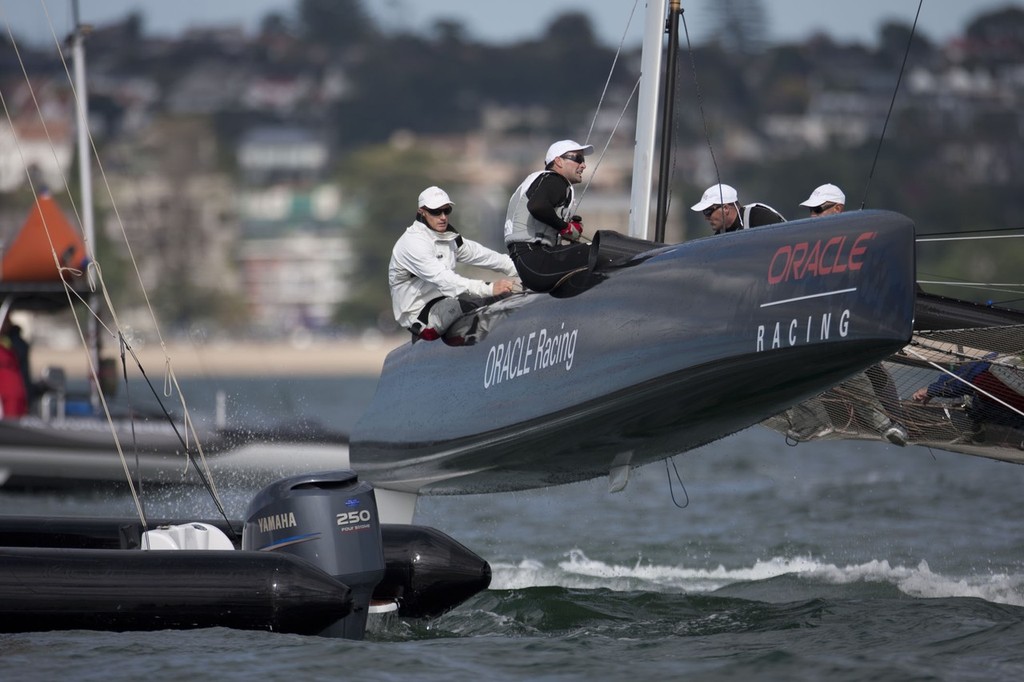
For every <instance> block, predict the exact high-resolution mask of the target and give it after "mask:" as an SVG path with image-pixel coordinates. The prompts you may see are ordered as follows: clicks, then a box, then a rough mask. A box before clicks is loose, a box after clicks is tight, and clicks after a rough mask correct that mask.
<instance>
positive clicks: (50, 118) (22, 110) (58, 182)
mask: <svg viewBox="0 0 1024 682" xmlns="http://www.w3.org/2000/svg"><path fill="white" fill-rule="evenodd" d="M2 90H3V92H4V97H5V100H6V106H7V109H8V111H10V119H8V118H7V116H2V117H0V192H11V191H14V190H17V189H20V188H22V187H27V186H28V174H26V168H27V169H28V173H29V174H31V175H32V182H33V184H34V185H35V190H36V191H37V192H38V191H39V190H40V189H41V188H42V187H43V186H45V187H48V188H49V189H50V190H51V191H53V192H55V193H60V192H63V191H64V189H65V187H64V177H65V176H66V175H71V174H72V169H71V162H72V158H73V154H74V148H75V124H74V119H75V116H74V97H73V96H72V93H71V89H70V88H69V87H68V86H67V84H66V83H63V82H56V81H54V80H51V79H43V78H40V79H35V81H34V82H33V86H32V90H29V88H28V86H27V85H26V84H25V82H24V80H21V81H17V80H14V79H13V78H12V79H10V80H9V81H8V82H7V83H5V84H4V86H3V88H2ZM33 96H34V98H35V101H33ZM37 103H38V108H37Z"/></svg>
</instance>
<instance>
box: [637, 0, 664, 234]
mask: <svg viewBox="0 0 1024 682" xmlns="http://www.w3.org/2000/svg"><path fill="white" fill-rule="evenodd" d="M667 2H668V0H648V2H647V15H646V19H645V21H644V41H643V52H642V55H641V58H640V100H639V104H638V105H637V113H636V148H635V151H634V154H633V188H632V191H631V192H630V200H629V205H630V211H629V236H631V237H640V238H643V239H647V238H648V231H649V230H648V225H649V224H650V216H651V187H652V185H653V181H652V178H653V177H654V159H655V138H656V137H657V128H658V90H659V88H658V85H659V82H660V80H661V78H660V75H661V61H662V53H663V52H664V44H665V17H666V15H667V12H666V4H667Z"/></svg>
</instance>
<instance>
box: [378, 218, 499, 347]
mask: <svg viewBox="0 0 1024 682" xmlns="http://www.w3.org/2000/svg"><path fill="white" fill-rule="evenodd" d="M459 242H461V246H460V245H459ZM457 263H466V264H467V265H476V266H478V267H482V268H487V269H489V270H496V271H498V272H501V273H504V274H505V275H508V276H510V277H514V276H516V268H515V265H513V264H512V259H511V258H509V257H508V256H507V255H505V254H501V253H498V252H497V251H492V250H491V249H488V248H487V247H486V246H484V245H483V244H480V243H479V242H475V241H473V240H472V239H466V238H465V237H460V235H459V233H458V232H456V231H454V230H452V229H451V228H449V229H448V230H447V231H445V232H435V231H434V230H431V229H430V228H429V227H427V226H426V225H425V224H423V223H421V222H419V221H416V222H414V223H413V224H412V225H410V226H409V227H408V228H406V230H405V233H404V234H402V236H401V237H399V238H398V241H397V242H396V243H395V248H394V249H392V251H391V263H390V264H389V265H388V284H389V285H390V287H391V308H392V311H393V312H394V314H395V320H397V322H398V324H400V325H402V327H405V328H406V329H408V328H409V327H411V326H412V324H413V323H414V322H415V321H416V316H417V315H419V314H420V311H421V310H423V306H425V305H426V304H427V303H429V302H430V301H432V300H433V299H435V298H438V297H439V296H449V297H452V298H454V297H457V296H460V295H462V294H469V295H471V296H477V297H484V296H490V295H491V284H490V283H489V282H484V281H482V280H478V279H470V278H468V277H463V276H462V275H459V274H458V273H456V272H455V265H456V264H457Z"/></svg>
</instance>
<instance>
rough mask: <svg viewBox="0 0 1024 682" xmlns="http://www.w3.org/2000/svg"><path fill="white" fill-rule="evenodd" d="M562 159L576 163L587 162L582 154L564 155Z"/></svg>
mask: <svg viewBox="0 0 1024 682" xmlns="http://www.w3.org/2000/svg"><path fill="white" fill-rule="evenodd" d="M562 158H563V159H568V160H569V161H575V162H576V163H583V162H584V161H586V159H585V158H584V156H583V155H582V154H562Z"/></svg>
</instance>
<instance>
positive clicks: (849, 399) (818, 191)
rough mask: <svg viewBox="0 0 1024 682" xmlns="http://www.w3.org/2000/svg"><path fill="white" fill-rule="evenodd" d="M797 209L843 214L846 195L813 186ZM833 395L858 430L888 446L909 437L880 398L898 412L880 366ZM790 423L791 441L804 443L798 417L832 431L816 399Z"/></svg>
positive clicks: (795, 411) (789, 412) (829, 187)
mask: <svg viewBox="0 0 1024 682" xmlns="http://www.w3.org/2000/svg"><path fill="white" fill-rule="evenodd" d="M800 205H801V206H807V207H808V208H809V209H810V210H811V217H823V216H828V215H837V214H839V213H842V212H843V208H844V207H845V205H846V195H845V194H843V190H841V189H839V188H838V187H836V186H835V185H833V184H824V185H821V186H820V187H816V188H815V189H814V191H813V192H811V196H809V197H808V198H807V200H806V201H804V202H801V204H800ZM835 393H836V394H838V395H839V396H842V401H843V402H844V403H848V404H849V405H850V407H851V408H852V410H853V414H854V415H855V417H856V423H857V424H858V425H860V426H861V428H866V429H873V430H874V431H875V432H876V433H877V434H879V435H881V436H882V437H883V438H885V439H886V440H887V441H889V442H890V443H893V444H895V445H900V446H903V445H906V444H907V439H908V438H910V436H909V434H908V433H907V430H906V428H904V426H903V425H902V424H900V423H899V422H897V421H893V419H892V418H891V417H890V416H889V414H888V413H887V412H886V408H885V406H884V405H883V404H882V401H881V399H880V396H883V395H884V396H886V398H887V402H888V403H889V405H891V406H892V407H893V409H899V408H898V406H899V397H898V396H897V394H896V389H895V384H894V383H893V380H892V377H891V376H889V372H888V371H887V370H886V369H885V367H883V366H882V365H872V366H871V367H868V368H867V370H865V371H864V372H861V373H860V374H854V375H853V376H852V377H850V378H849V379H846V380H845V381H843V382H842V383H841V384H839V385H838V386H837V387H836V389H835ZM784 414H785V415H786V416H787V417H788V418H789V420H790V424H792V425H793V427H794V429H793V430H792V431H791V432H790V433H788V434H787V436H788V437H789V438H791V439H793V440H797V441H799V440H805V439H806V438H805V437H803V436H801V435H800V433H801V432H806V431H807V430H808V427H806V426H804V425H803V423H802V417H801V416H804V417H805V416H806V415H810V419H811V422H810V427H809V428H810V429H815V428H820V427H821V426H822V425H823V424H824V425H827V426H826V428H825V429H824V430H823V431H819V432H818V433H817V434H815V435H817V436H819V437H820V436H823V435H827V434H828V433H830V432H831V431H832V427H831V417H829V416H828V412H827V411H826V410H825V405H824V403H823V402H822V401H821V399H820V398H819V397H815V398H811V399H810V400H808V401H806V402H804V403H802V404H801V405H798V406H796V407H795V408H790V409H789V410H787V411H786V412H785V413H784Z"/></svg>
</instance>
